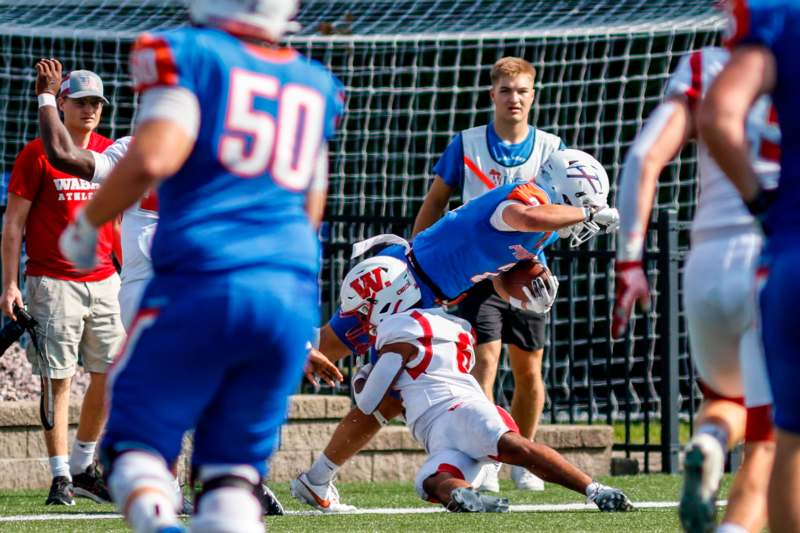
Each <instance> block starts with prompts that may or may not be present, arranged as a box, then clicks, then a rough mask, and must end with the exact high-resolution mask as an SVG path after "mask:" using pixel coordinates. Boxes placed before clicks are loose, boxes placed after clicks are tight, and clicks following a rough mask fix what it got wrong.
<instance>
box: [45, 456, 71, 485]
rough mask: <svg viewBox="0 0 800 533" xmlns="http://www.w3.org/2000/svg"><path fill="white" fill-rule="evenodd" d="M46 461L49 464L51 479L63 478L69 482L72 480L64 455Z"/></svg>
mask: <svg viewBox="0 0 800 533" xmlns="http://www.w3.org/2000/svg"><path fill="white" fill-rule="evenodd" d="M48 460H49V462H50V473H51V474H52V475H53V477H58V476H63V477H67V478H69V479H70V480H71V479H72V476H71V475H70V468H69V462H68V458H67V456H66V455H56V456H55V457H50V458H49V459H48Z"/></svg>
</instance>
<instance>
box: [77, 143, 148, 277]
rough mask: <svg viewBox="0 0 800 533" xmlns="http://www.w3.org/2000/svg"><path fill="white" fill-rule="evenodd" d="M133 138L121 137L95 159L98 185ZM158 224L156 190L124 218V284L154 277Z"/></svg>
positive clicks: (125, 150)
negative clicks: (153, 251)
mask: <svg viewBox="0 0 800 533" xmlns="http://www.w3.org/2000/svg"><path fill="white" fill-rule="evenodd" d="M131 140H132V138H131V137H121V138H119V139H117V140H116V141H115V142H114V144H112V145H111V146H109V147H108V148H106V150H105V151H104V152H102V153H99V154H98V153H95V152H92V155H93V156H94V177H93V178H92V181H94V182H96V183H99V182H102V181H103V180H105V178H106V177H107V176H108V174H109V173H110V172H111V169H112V168H114V165H116V164H117V162H118V161H119V160H120V159H122V157H123V156H124V155H125V153H126V152H127V151H128V145H129V144H130V142H131ZM157 222H158V197H157V196H156V193H155V191H151V192H149V193H147V194H146V195H145V196H144V197H143V198H142V199H141V200H139V201H138V202H137V203H136V204H134V205H133V206H131V207H129V208H128V209H127V210H126V211H125V213H124V214H123V215H122V229H121V233H122V239H121V240H122V272H121V273H120V277H121V279H122V283H123V284H125V283H127V282H131V281H140V280H144V279H150V278H151V277H153V265H152V261H151V260H150V246H151V244H152V242H153V234H154V233H155V231H156V223H157Z"/></svg>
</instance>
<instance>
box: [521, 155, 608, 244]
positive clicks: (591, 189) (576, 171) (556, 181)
mask: <svg viewBox="0 0 800 533" xmlns="http://www.w3.org/2000/svg"><path fill="white" fill-rule="evenodd" d="M536 184H537V185H539V186H540V187H542V188H543V189H544V190H545V191H546V192H547V194H548V195H549V196H550V199H551V200H552V201H553V203H558V204H562V205H571V206H573V207H589V208H592V209H602V208H604V207H608V191H609V183H608V175H607V174H606V171H605V169H604V168H603V166H602V165H601V164H600V163H599V162H598V161H597V160H596V159H595V158H594V157H592V156H591V155H589V154H587V153H586V152H582V151H580V150H559V151H557V152H553V154H552V155H551V156H550V157H549V158H548V159H547V161H546V162H545V164H544V165H543V166H542V171H541V172H540V174H539V176H538V177H537V178H536ZM600 231H601V228H600V226H599V225H598V224H597V223H596V222H593V221H588V220H587V221H584V222H579V223H577V224H573V225H572V226H569V227H566V228H561V229H560V230H558V236H559V237H561V238H562V239H566V238H569V239H570V241H569V245H570V246H571V247H575V246H579V245H580V244H582V243H584V242H586V241H587V240H589V239H591V238H592V237H593V236H594V235H596V234H597V233H599V232H600Z"/></svg>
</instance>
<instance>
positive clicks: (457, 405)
mask: <svg viewBox="0 0 800 533" xmlns="http://www.w3.org/2000/svg"><path fill="white" fill-rule="evenodd" d="M462 405H464V402H458V403H456V404H453V405H452V406H450V407H448V409H447V410H448V411H455V410H456V409H458V408H459V407H461V406H462Z"/></svg>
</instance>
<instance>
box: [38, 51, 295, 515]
mask: <svg viewBox="0 0 800 533" xmlns="http://www.w3.org/2000/svg"><path fill="white" fill-rule="evenodd" d="M36 73H37V76H36V92H37V96H38V95H42V94H54V95H55V94H56V93H57V91H58V87H59V86H60V83H61V63H60V62H59V61H58V60H57V59H52V58H50V59H41V60H40V61H39V62H38V63H36ZM39 134H40V137H41V140H42V146H43V147H44V151H45V154H46V155H47V160H48V162H49V163H50V164H51V165H52V166H53V167H54V168H56V169H57V170H60V171H62V172H66V173H69V174H71V175H74V176H77V177H79V178H83V179H85V180H88V181H91V182H94V183H98V184H100V183H102V182H103V181H104V180H105V179H106V177H107V176H108V174H109V173H110V172H111V169H112V168H114V165H116V164H117V162H118V161H119V160H120V159H122V157H123V156H124V155H125V153H126V152H127V151H128V146H129V145H130V143H131V141H132V140H133V138H132V137H120V138H119V139H117V140H116V141H114V144H112V145H111V146H109V147H108V148H106V149H105V150H104V151H103V152H102V153H98V152H93V151H91V150H86V149H83V148H81V147H79V146H76V145H75V143H74V142H73V141H72V138H71V137H70V135H69V131H68V130H67V128H66V126H64V124H63V123H62V122H61V120H60V119H59V117H58V113H57V112H56V110H55V108H53V107H51V106H42V107H40V108H39ZM157 224H158V196H157V195H156V192H155V191H154V190H151V191H147V192H146V193H145V196H144V197H143V198H141V199H140V200H139V201H137V202H136V203H135V204H134V205H132V206H131V207H129V208H128V209H127V210H126V211H125V213H124V214H123V216H122V224H121V242H122V257H121V258H119V259H120V261H121V262H122V271H121V272H120V278H121V283H120V288H119V306H120V314H121V317H122V325H123V326H124V327H125V329H126V330H127V329H129V328H130V326H131V321H132V320H133V317H134V315H135V314H136V310H137V309H138V308H139V300H141V297H142V294H143V293H144V289H145V287H146V286H147V283H148V282H149V281H150V279H152V277H153V265H152V262H151V261H150V248H151V246H152V243H153V235H154V234H155V230H156V226H157ZM173 472H176V470H175V468H173ZM262 489H263V492H262V505H263V507H264V509H265V511H266V512H267V514H283V506H282V505H281V503H280V502H279V501H278V500H277V498H275V496H274V494H273V493H272V491H271V490H270V489H269V488H268V487H267V486H266V485H262ZM175 490H176V492H178V494H180V495H181V498H183V494H182V492H181V488H180V485H178V480H177V478H176V480H175ZM191 509H192V505H191V503H190V502H189V501H184V505H183V510H184V512H186V513H191Z"/></svg>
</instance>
